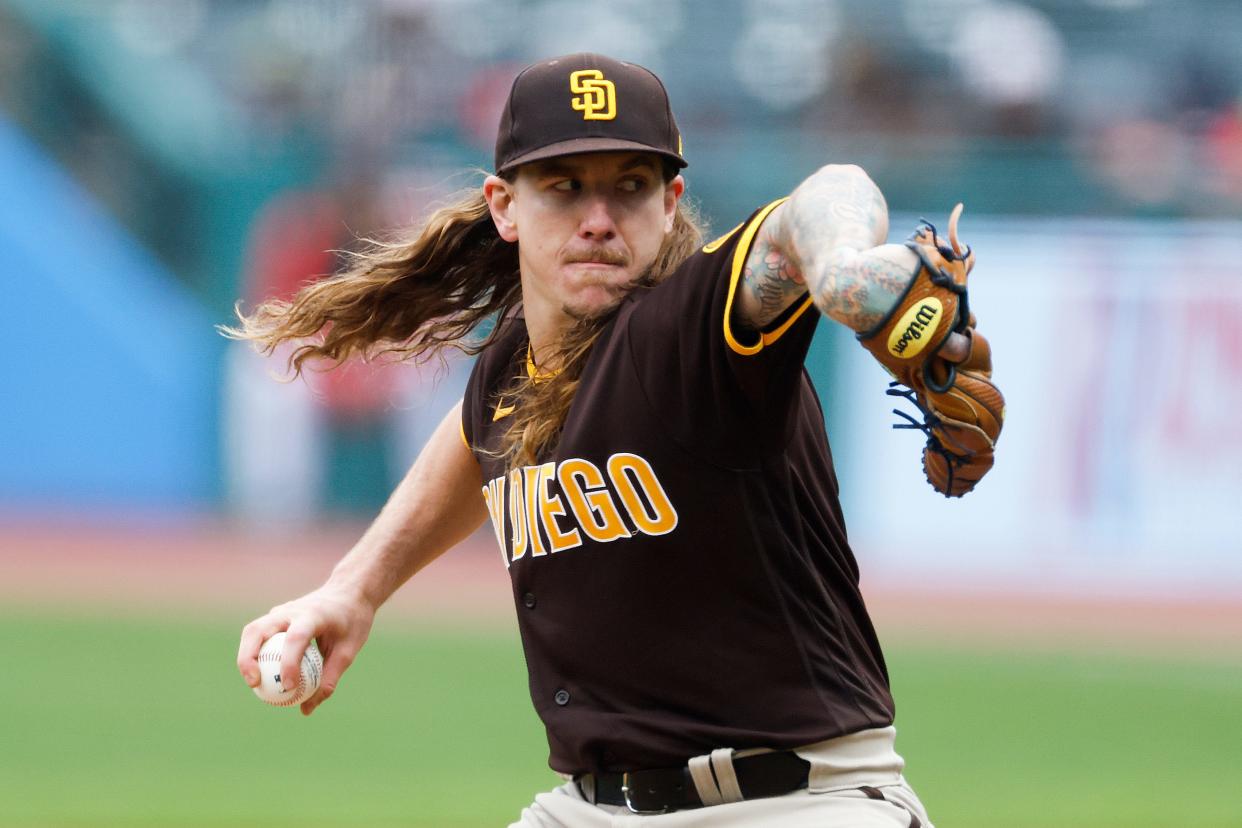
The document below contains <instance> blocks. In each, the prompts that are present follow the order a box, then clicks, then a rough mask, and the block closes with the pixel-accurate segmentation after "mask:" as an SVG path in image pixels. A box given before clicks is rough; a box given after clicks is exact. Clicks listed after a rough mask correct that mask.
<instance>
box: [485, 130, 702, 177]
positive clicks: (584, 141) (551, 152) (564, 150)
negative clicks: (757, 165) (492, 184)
mask: <svg viewBox="0 0 1242 828" xmlns="http://www.w3.org/2000/svg"><path fill="white" fill-rule="evenodd" d="M627 150H630V151H634V152H650V153H654V154H656V155H659V156H660V157H662V158H667V159H668V160H670V161H672V162H673V163H674V164H676V165H677V166H678V167H688V166H690V164H689V162H688V161H686V159H684V158H682V157H681V156H680V155H678V154H677V153H675V152H669V151H668V150H666V149H659V148H658V147H653V146H650V145H648V144H644V143H642V142H640V141H626V140H623V139H620V138H573V139H571V140H569V141H559V142H557V143H555V144H549V145H548V146H546V147H540V148H539V149H536V150H531V151H530V152H527V153H524V154H522V155H519V156H518V157H516V158H511V159H509V161H508V162H507V163H506V164H505V165H504V166H503V167H501V168H500V169H498V170H496V172H498V173H502V172H506V171H507V170H511V169H513V168H514V167H517V166H520V165H522V164H529V163H530V162H532V161H543V160H545V159H548V158H558V157H560V156H562V155H580V154H582V153H585V152H625V151H627Z"/></svg>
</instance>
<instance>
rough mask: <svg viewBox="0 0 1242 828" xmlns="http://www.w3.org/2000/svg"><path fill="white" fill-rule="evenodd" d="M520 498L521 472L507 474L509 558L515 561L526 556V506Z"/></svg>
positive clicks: (519, 470) (514, 471) (523, 499)
mask: <svg viewBox="0 0 1242 828" xmlns="http://www.w3.org/2000/svg"><path fill="white" fill-rule="evenodd" d="M524 501H525V498H523V497H522V470H521V469H514V470H513V471H511V472H509V524H510V525H511V526H512V527H513V540H512V543H511V544H510V545H511V547H512V549H511V551H510V558H511V559H512V560H515V561H516V560H517V559H518V558H520V557H522V556H523V555H525V554H526V545H527V541H526V504H525V502H524Z"/></svg>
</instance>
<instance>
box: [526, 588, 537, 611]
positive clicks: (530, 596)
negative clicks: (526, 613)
mask: <svg viewBox="0 0 1242 828" xmlns="http://www.w3.org/2000/svg"><path fill="white" fill-rule="evenodd" d="M522 603H523V604H525V605H526V608H527V609H534V608H535V604H536V603H537V602H536V601H535V593H533V592H528V593H526V594H525V595H523V596H522Z"/></svg>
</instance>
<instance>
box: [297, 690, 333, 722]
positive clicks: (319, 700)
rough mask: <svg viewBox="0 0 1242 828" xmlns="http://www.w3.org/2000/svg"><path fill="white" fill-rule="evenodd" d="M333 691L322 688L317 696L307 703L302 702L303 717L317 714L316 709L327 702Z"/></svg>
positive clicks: (317, 692) (316, 693)
mask: <svg viewBox="0 0 1242 828" xmlns="http://www.w3.org/2000/svg"><path fill="white" fill-rule="evenodd" d="M332 692H333V691H332V690H329V689H326V688H324V687H322V686H320V688H319V689H318V690H316V691H315V694H314V695H313V696H311V697H310V698H309V699H307V700H306V701H304V702H302V715H303V716H309V715H310V714H312V713H314V712H315V708H317V707H318V706H319V705H321V704H323V703H324V702H326V701H327V700H328V699H329V698H331V696H332Z"/></svg>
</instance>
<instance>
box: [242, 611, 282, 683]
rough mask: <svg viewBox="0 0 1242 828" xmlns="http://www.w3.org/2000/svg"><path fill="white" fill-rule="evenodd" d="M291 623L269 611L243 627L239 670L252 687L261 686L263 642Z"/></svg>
mask: <svg viewBox="0 0 1242 828" xmlns="http://www.w3.org/2000/svg"><path fill="white" fill-rule="evenodd" d="M288 625H289V621H288V619H286V618H284V617H283V616H280V615H274V614H272V613H268V614H267V615H264V616H262V617H261V618H256V619H255V620H253V621H251V622H250V623H249V624H247V625H246V626H244V627H242V633H241V642H240V643H239V644H238V646H237V670H238V671H239V672H240V673H241V674H242V678H244V679H245V680H246V684H249V685H250V686H251V687H258V686H259V649H260V648H261V647H262V646H263V642H264V641H267V640H268V639H269V638H271V637H272V636H273V635H275V634H276V633H278V632H280V631H281V630H283V629H285V627H287V626H288Z"/></svg>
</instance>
